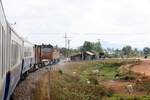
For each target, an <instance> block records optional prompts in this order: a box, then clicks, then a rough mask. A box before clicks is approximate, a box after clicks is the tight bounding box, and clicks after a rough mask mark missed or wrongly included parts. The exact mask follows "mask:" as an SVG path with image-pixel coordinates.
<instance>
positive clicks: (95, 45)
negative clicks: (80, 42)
mask: <svg viewBox="0 0 150 100" xmlns="http://www.w3.org/2000/svg"><path fill="white" fill-rule="evenodd" d="M93 50H94V51H96V52H97V53H103V48H102V46H101V43H100V42H96V43H93Z"/></svg>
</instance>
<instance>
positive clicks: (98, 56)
mask: <svg viewBox="0 0 150 100" xmlns="http://www.w3.org/2000/svg"><path fill="white" fill-rule="evenodd" d="M98 47H99V48H98V49H99V50H100V39H98ZM99 58H100V51H98V54H97V59H98V60H99Z"/></svg>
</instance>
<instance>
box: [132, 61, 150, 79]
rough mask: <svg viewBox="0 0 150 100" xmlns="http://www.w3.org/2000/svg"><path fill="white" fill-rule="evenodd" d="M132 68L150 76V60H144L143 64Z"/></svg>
mask: <svg viewBox="0 0 150 100" xmlns="http://www.w3.org/2000/svg"><path fill="white" fill-rule="evenodd" d="M131 70H132V71H133V72H136V73H141V74H145V75H146V76H150V60H142V62H141V64H139V65H136V66H133V67H132V69H131Z"/></svg>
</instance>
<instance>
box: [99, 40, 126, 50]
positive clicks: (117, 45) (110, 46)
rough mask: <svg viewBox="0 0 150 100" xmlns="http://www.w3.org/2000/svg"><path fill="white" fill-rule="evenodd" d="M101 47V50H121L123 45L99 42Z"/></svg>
mask: <svg viewBox="0 0 150 100" xmlns="http://www.w3.org/2000/svg"><path fill="white" fill-rule="evenodd" d="M101 45H102V47H103V48H114V49H117V48H118V49H121V48H122V47H123V46H124V45H123V44H115V43H111V42H108V41H101Z"/></svg>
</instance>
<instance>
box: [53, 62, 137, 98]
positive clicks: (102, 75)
mask: <svg viewBox="0 0 150 100" xmlns="http://www.w3.org/2000/svg"><path fill="white" fill-rule="evenodd" d="M136 62H138V61H137V60H106V61H87V62H76V63H70V64H68V65H66V67H65V69H64V70H63V71H62V70H61V71H60V70H59V71H56V72H51V100H107V99H108V100H119V99H116V98H120V100H125V99H121V98H123V97H124V96H118V95H115V93H114V92H113V91H112V90H111V89H108V88H105V86H103V85H101V84H100V83H101V82H102V81H106V80H114V79H115V77H116V75H117V74H118V75H119V74H120V73H119V70H118V68H119V67H120V66H121V65H124V64H127V63H128V64H134V63H136ZM62 72H63V74H62ZM126 78H129V79H130V78H131V77H130V76H128V77H126ZM126 100H128V99H126ZM129 100H130V98H129ZM131 100H132V98H131ZM133 100H136V99H133ZM137 100H138V99H137Z"/></svg>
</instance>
